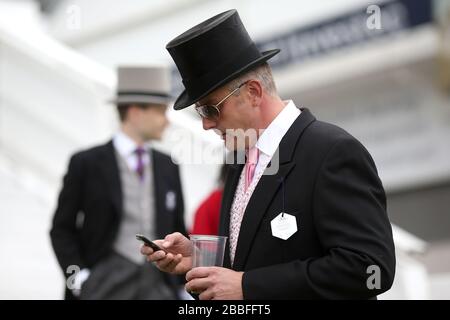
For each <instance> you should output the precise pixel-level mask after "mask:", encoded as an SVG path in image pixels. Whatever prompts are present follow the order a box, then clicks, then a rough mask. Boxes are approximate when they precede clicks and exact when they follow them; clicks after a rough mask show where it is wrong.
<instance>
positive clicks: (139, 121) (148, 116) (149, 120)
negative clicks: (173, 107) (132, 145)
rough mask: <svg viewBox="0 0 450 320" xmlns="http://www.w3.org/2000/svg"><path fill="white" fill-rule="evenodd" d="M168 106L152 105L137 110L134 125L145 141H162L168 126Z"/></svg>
mask: <svg viewBox="0 0 450 320" xmlns="http://www.w3.org/2000/svg"><path fill="white" fill-rule="evenodd" d="M166 110H167V105H165V104H152V105H149V106H148V107H147V108H145V109H143V108H136V110H134V111H135V114H134V115H135V116H134V119H133V124H134V126H135V128H136V131H137V133H138V134H139V136H140V137H141V138H142V139H143V140H144V141H149V140H160V139H161V137H162V134H163V132H164V129H165V128H166V127H167V125H168V120H167V116H166Z"/></svg>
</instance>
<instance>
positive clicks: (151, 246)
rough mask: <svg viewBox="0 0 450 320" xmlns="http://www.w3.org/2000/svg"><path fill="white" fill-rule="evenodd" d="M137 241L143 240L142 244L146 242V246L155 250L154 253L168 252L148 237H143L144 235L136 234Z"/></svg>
mask: <svg viewBox="0 0 450 320" xmlns="http://www.w3.org/2000/svg"><path fill="white" fill-rule="evenodd" d="M136 239H138V240H141V241H142V242H144V244H145V245H146V246H148V247H150V248H152V249H153V251H155V252H156V251H159V250H162V251H164V252H165V251H166V250H164V249H163V248H161V247H160V246H158V245H157V244H156V243H154V242H153V241H150V240H149V239H148V238H147V237H146V236H143V235H142V234H136Z"/></svg>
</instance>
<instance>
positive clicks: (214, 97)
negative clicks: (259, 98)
mask: <svg viewBox="0 0 450 320" xmlns="http://www.w3.org/2000/svg"><path fill="white" fill-rule="evenodd" d="M239 90H240V92H239V93H237V94H234V95H232V96H230V97H229V98H227V99H226V100H225V101H224V102H223V103H222V104H220V106H219V107H218V108H219V111H220V115H219V118H218V119H214V120H213V119H205V118H202V123H203V129H205V130H210V129H213V130H214V131H215V132H216V133H217V134H218V135H220V137H221V138H222V139H223V140H224V143H225V146H226V147H227V149H229V150H239V149H243V148H244V147H245V148H246V147H248V145H249V141H247V140H248V139H245V137H244V133H245V132H248V130H249V129H253V128H252V123H251V119H252V116H253V114H252V112H253V110H252V109H253V108H252V107H251V104H250V101H249V99H248V94H247V91H246V86H245V85H244V86H242V87H241V88H240V89H239ZM230 92H231V91H230V89H229V88H227V87H221V88H219V89H217V90H215V91H213V92H212V93H211V94H209V95H208V96H206V97H205V98H204V99H201V100H200V101H199V102H198V103H197V105H204V104H212V105H215V104H217V103H218V102H219V101H221V100H222V99H223V98H224V97H226V96H227V95H228V94H229V93H230Z"/></svg>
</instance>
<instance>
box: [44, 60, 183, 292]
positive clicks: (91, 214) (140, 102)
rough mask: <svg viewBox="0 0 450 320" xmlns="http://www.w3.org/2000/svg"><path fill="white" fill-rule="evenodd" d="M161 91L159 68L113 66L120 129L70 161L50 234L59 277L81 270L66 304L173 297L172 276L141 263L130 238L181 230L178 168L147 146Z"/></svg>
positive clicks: (158, 124) (160, 125) (156, 129)
mask: <svg viewBox="0 0 450 320" xmlns="http://www.w3.org/2000/svg"><path fill="white" fill-rule="evenodd" d="M169 92H170V73H169V70H168V69H167V68H163V67H151V68H150V67H121V68H119V70H118V92H117V97H116V98H115V100H114V103H115V104H116V105H117V110H118V113H119V117H120V121H121V128H120V130H119V131H118V132H117V133H116V135H115V136H114V137H113V139H112V140H111V141H109V142H108V143H107V144H105V145H101V146H97V147H94V148H91V149H89V150H86V151H82V152H79V153H76V154H75V155H73V156H72V158H71V160H70V163H69V168H68V171H67V174H66V175H65V177H64V182H63V187H62V190H61V193H60V195H59V199H58V205H57V209H56V212H55V215H54V219H53V227H52V229H51V232H50V235H51V240H52V244H53V248H54V250H55V254H56V257H57V259H58V262H59V264H60V265H61V268H62V270H63V272H64V275H65V276H66V277H68V276H70V274H68V273H67V272H68V267H69V266H78V267H79V268H80V269H81V271H80V272H78V273H76V274H75V277H74V280H75V281H74V283H73V284H72V286H71V288H66V299H71V298H80V299H176V298H177V279H175V278H173V277H172V276H169V277H168V276H167V274H163V273H161V272H160V271H159V270H158V269H157V268H155V267H154V266H152V265H148V264H144V261H145V259H143V257H142V256H141V255H140V254H139V249H138V248H139V246H140V243H139V242H138V241H137V240H136V238H135V234H136V233H141V234H144V235H146V236H147V237H150V238H153V237H162V236H164V235H165V234H167V233H170V232H174V231H180V232H181V233H185V231H184V230H185V226H184V218H183V211H184V208H183V196H182V192H181V183H180V177H179V170H178V166H177V165H175V164H174V163H173V162H172V161H171V159H170V157H169V156H167V155H164V154H162V153H160V152H158V151H156V150H154V149H153V148H151V145H150V142H151V141H152V140H159V139H161V136H162V133H163V131H164V129H165V127H166V126H167V124H168V122H167V118H166V109H167V104H168V102H169V99H170V96H169ZM68 285H70V281H68ZM70 289H72V290H70ZM80 289H81V290H80Z"/></svg>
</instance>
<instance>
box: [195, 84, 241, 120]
mask: <svg viewBox="0 0 450 320" xmlns="http://www.w3.org/2000/svg"><path fill="white" fill-rule="evenodd" d="M247 82H248V81H245V82H243V83H241V84H240V85H239V86H238V87H237V88H236V89H234V90H233V91H231V92H230V93H229V94H228V95H227V96H226V97H225V98H223V99H222V100H220V101H219V102H218V103H216V104H203V105H201V106H195V110H196V111H197V113H198V114H199V115H200V117H202V118H204V119H209V120H217V119H219V117H220V110H219V106H220V105H221V104H222V103H224V102H225V100H227V99H228V98H229V97H231V96H232V95H233V94H234V93H235V92H236V91H238V90H239V89H240V88H241V87H242V86H243V85H245V84H246V83H247Z"/></svg>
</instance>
